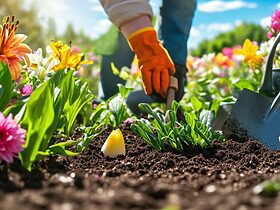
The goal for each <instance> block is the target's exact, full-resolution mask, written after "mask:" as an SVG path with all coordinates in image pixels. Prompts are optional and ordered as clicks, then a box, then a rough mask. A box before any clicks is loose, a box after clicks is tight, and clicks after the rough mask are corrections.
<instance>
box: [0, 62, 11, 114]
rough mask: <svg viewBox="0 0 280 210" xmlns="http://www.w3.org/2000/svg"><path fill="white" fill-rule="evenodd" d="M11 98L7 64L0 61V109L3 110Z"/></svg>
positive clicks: (9, 74) (9, 75)
mask: <svg viewBox="0 0 280 210" xmlns="http://www.w3.org/2000/svg"><path fill="white" fill-rule="evenodd" d="M11 98H12V77H11V73H10V70H9V68H8V65H4V64H3V63H2V62H0V111H3V110H4V109H5V108H6V107H7V105H8V104H9V103H10V101H11Z"/></svg>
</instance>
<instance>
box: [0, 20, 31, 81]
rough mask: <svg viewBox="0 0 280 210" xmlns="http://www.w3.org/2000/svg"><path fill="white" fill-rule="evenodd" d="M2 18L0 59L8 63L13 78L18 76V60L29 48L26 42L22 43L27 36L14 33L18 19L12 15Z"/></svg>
mask: <svg viewBox="0 0 280 210" xmlns="http://www.w3.org/2000/svg"><path fill="white" fill-rule="evenodd" d="M9 20H10V17H5V18H4V19H3V25H0V61H1V62H3V63H5V64H8V65H9V69H10V72H11V76H12V79H13V80H16V79H17V78H18V77H19V74H20V71H21V65H20V62H22V61H23V57H25V56H26V54H27V53H30V52H31V49H30V47H29V46H27V45H26V44H24V43H22V42H23V41H24V40H25V39H26V38H27V36H25V35H24V34H15V32H16V30H17V28H18V26H19V21H18V20H16V21H15V18H14V16H12V20H11V23H10V22H9Z"/></svg>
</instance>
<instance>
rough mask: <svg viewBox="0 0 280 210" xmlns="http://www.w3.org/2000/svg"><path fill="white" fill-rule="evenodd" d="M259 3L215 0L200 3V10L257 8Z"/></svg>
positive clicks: (221, 10)
mask: <svg viewBox="0 0 280 210" xmlns="http://www.w3.org/2000/svg"><path fill="white" fill-rule="evenodd" d="M256 7H257V4H255V3H247V2H244V1H242V0H236V1H222V0H213V1H209V2H206V3H202V4H199V5H198V10H199V11H202V12H207V13H213V12H224V11H227V10H235V9H240V8H256Z"/></svg>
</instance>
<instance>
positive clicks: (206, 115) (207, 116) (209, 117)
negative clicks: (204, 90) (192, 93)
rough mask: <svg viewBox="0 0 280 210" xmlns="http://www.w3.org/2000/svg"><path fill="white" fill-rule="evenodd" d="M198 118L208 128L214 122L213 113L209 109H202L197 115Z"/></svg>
mask: <svg viewBox="0 0 280 210" xmlns="http://www.w3.org/2000/svg"><path fill="white" fill-rule="evenodd" d="M199 120H200V121H201V122H202V123H203V124H204V125H206V126H207V128H208V129H210V128H211V127H212V125H213V122H214V113H213V112H212V111H210V110H205V109H204V110H202V111H201V112H200V115H199Z"/></svg>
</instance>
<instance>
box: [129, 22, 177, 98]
mask: <svg viewBox="0 0 280 210" xmlns="http://www.w3.org/2000/svg"><path fill="white" fill-rule="evenodd" d="M127 39H128V42H129V44H130V47H131V49H132V50H133V51H134V52H135V54H136V55H137V57H138V60H139V66H140V70H141V74H142V80H143V84H144V90H145V92H146V94H147V95H151V94H152V93H153V91H155V92H156V93H158V94H160V95H161V96H162V97H163V98H166V95H167V90H168V86H169V74H172V75H173V74H175V67H174V64H173V62H172V60H171V58H170V56H169V54H168V52H167V51H166V49H165V48H164V47H163V46H162V44H161V43H160V41H159V40H158V38H157V33H156V31H155V29H154V28H153V27H146V28H142V29H140V30H137V31H135V32H133V33H132V34H131V35H129V36H128V38H127Z"/></svg>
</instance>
